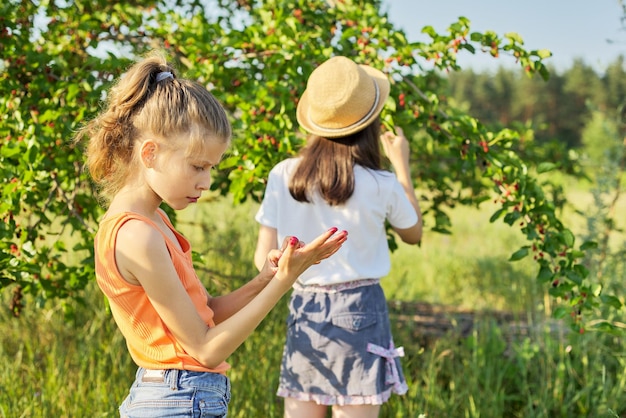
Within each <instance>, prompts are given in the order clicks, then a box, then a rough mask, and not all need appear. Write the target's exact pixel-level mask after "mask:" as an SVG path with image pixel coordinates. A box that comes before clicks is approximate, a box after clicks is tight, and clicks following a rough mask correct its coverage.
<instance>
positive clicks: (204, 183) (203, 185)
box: [197, 170, 211, 190]
mask: <svg viewBox="0 0 626 418" xmlns="http://www.w3.org/2000/svg"><path fill="white" fill-rule="evenodd" d="M197 187H198V189H200V190H209V187H211V171H210V170H207V171H206V175H204V176H202V178H201V179H200V181H199V182H198V185H197Z"/></svg>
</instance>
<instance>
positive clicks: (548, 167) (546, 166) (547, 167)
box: [537, 162, 557, 174]
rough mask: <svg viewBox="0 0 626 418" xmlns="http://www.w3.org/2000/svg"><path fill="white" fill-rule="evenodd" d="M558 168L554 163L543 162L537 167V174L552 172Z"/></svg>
mask: <svg viewBox="0 0 626 418" xmlns="http://www.w3.org/2000/svg"><path fill="white" fill-rule="evenodd" d="M556 167H557V165H556V164H554V163H547V162H543V163H540V164H539V165H538V166H537V173H539V174H541V173H547V172H548V171H552V170H554V169H555V168H556Z"/></svg>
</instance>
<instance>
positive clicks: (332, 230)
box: [328, 226, 339, 234]
mask: <svg viewBox="0 0 626 418" xmlns="http://www.w3.org/2000/svg"><path fill="white" fill-rule="evenodd" d="M337 229H339V228H337V227H336V226H333V227H332V228H330V229H329V230H328V232H332V233H333V234H334V233H335V232H337Z"/></svg>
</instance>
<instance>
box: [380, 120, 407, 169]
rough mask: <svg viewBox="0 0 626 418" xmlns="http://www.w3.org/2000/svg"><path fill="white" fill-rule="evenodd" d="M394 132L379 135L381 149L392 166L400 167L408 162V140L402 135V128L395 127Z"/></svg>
mask: <svg viewBox="0 0 626 418" xmlns="http://www.w3.org/2000/svg"><path fill="white" fill-rule="evenodd" d="M396 133H397V134H394V133H393V132H389V131H387V132H385V133H384V134H382V135H381V136H380V142H381V143H382V144H383V150H384V151H385V154H386V155H387V158H389V161H391V164H392V165H393V166H394V167H396V168H397V167H401V166H403V165H408V164H409V155H410V150H409V141H408V140H407V139H406V137H405V136H404V132H403V131H402V128H400V127H396Z"/></svg>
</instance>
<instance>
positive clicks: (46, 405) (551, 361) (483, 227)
mask: <svg viewBox="0 0 626 418" xmlns="http://www.w3.org/2000/svg"><path fill="white" fill-rule="evenodd" d="M577 202H578V203H579V204H580V205H583V206H584V204H585V203H584V202H583V201H581V200H577ZM255 208H256V206H255V205H254V204H245V205H241V206H237V207H234V208H233V207H232V205H231V203H230V202H229V201H221V200H218V201H215V202H210V203H206V202H203V203H202V204H200V205H197V206H194V207H192V208H190V209H188V210H186V211H184V212H183V213H181V214H180V216H179V227H180V229H181V230H182V231H183V233H185V234H186V235H187V236H188V237H189V238H190V240H191V241H192V244H193V246H194V248H195V250H196V251H198V252H199V253H200V254H201V255H202V256H203V257H204V264H203V266H205V267H203V268H201V269H200V270H199V272H200V275H201V277H202V278H203V281H204V282H205V283H206V284H207V287H208V288H209V289H210V291H211V292H213V293H215V294H218V293H221V292H224V291H227V290H228V289H231V288H233V287H235V286H238V285H240V284H241V283H243V282H244V281H245V280H247V279H249V278H251V277H252V276H253V275H254V274H255V269H254V266H253V262H252V255H253V250H254V245H255V242H256V233H257V225H256V224H255V222H254V220H253V215H254V212H255ZM622 213H623V212H622ZM490 215H491V211H490V209H489V208H488V207H487V208H486V209H485V208H484V209H481V210H476V209H468V208H457V209H455V210H454V211H453V212H452V213H451V218H452V220H453V231H454V234H453V235H450V236H445V235H437V234H428V233H427V234H426V236H425V238H424V242H423V244H422V246H421V247H416V246H406V245H401V246H400V249H399V250H398V251H397V252H395V253H394V254H393V255H392V258H393V259H392V263H393V269H392V272H391V274H390V276H389V277H387V278H385V279H384V280H383V287H384V288H385V291H386V293H387V296H388V298H389V299H390V300H391V299H397V300H405V301H422V302H430V303H436V304H444V305H448V306H451V307H454V308H458V309H465V310H473V311H486V312H489V311H492V310H500V311H510V312H514V313H516V315H518V316H519V318H520V320H524V321H528V322H527V327H525V328H524V332H512V331H511V329H508V328H507V327H506V326H503V325H501V324H498V323H497V322H496V321H495V319H494V318H493V317H491V316H489V315H485V316H481V317H480V318H481V319H479V320H478V321H477V323H476V324H475V325H476V326H475V327H474V329H473V331H472V332H471V333H470V334H469V336H467V337H465V338H460V337H458V336H456V335H454V334H450V335H445V336H443V337H441V338H439V339H436V340H433V341H432V342H431V343H429V344H428V345H420V344H419V343H418V342H417V341H416V338H415V335H414V334H413V333H414V329H413V328H412V327H411V326H409V325H410V324H395V326H394V333H395V340H396V344H397V345H402V346H404V348H405V352H406V355H405V357H404V358H403V360H402V363H403V368H404V371H405V374H406V377H407V380H408V382H409V387H410V389H409V393H408V394H407V395H406V396H402V397H399V396H393V397H392V399H391V401H390V402H389V403H387V404H385V405H384V406H383V408H382V413H381V416H382V417H419V416H420V415H421V414H424V416H427V417H429V418H433V417H459V418H467V417H471V418H473V417H483V418H490V417H494V418H496V417H498V418H500V417H546V418H547V417H568V418H569V417H619V416H624V417H626V373H625V371H626V350H625V348H624V346H623V342H622V339H621V338H619V337H615V336H611V335H609V334H592V333H587V334H583V335H578V334H576V335H574V334H571V333H568V332H567V331H564V330H563V329H566V327H560V328H559V327H554V326H553V327H552V328H551V327H550V325H551V324H552V323H550V322H547V321H545V320H544V317H543V314H544V312H545V311H546V310H549V298H546V297H545V292H546V290H547V289H544V288H542V287H541V286H539V285H537V284H536V283H535V280H534V275H535V274H536V271H535V266H534V265H533V263H532V260H521V261H519V262H516V263H509V262H508V261H507V259H508V257H509V256H510V254H511V253H512V252H513V251H515V250H516V249H517V248H519V246H520V245H522V244H523V237H521V235H520V234H519V232H518V231H515V230H514V229H512V228H509V227H508V226H506V225H501V224H499V223H496V224H490V223H489V222H488V219H489V217H490ZM579 227H580V228H581V230H582V227H583V224H580V226H577V228H579ZM577 232H579V231H577ZM622 242H624V241H623V240H622ZM84 297H85V300H86V301H87V303H86V305H84V306H79V305H76V317H75V319H74V320H73V321H72V322H67V321H66V320H65V319H64V315H63V312H62V311H61V308H60V307H56V306H46V307H45V308H43V309H36V308H35V307H34V305H27V306H26V309H25V311H24V312H23V314H22V316H21V317H19V318H13V317H12V316H11V315H10V313H9V312H8V310H7V309H3V310H1V311H0V321H1V322H0V335H1V337H0V338H1V339H0V341H1V344H0V364H2V365H3V367H2V368H0V417H11V418H13V417H46V418H47V417H114V416H117V407H118V405H119V403H120V402H121V401H122V400H123V398H124V397H125V395H126V393H127V390H128V387H129V385H130V384H131V382H132V380H133V377H134V372H135V366H134V365H133V363H132V361H131V360H130V357H129V355H128V352H127V350H126V347H125V343H124V341H123V339H122V338H121V335H120V333H119V331H118V330H117V328H116V326H115V324H114V322H113V320H112V318H111V316H110V314H109V313H108V312H107V310H106V304H105V302H104V300H103V298H102V296H101V295H100V293H99V291H98V289H97V287H96V286H95V283H91V284H90V286H89V287H88V288H87V289H86V290H85V292H84ZM8 299H10V295H9V294H6V293H5V294H3V295H2V302H3V305H2V306H8ZM27 302H28V300H27ZM286 302H287V299H286V298H285V299H284V300H283V301H281V302H280V303H279V305H278V306H277V307H276V308H275V309H274V310H273V311H272V312H271V314H270V315H269V316H268V317H267V318H266V319H265V320H264V321H263V323H262V324H261V326H260V327H259V329H258V330H257V331H256V332H255V333H254V334H253V336H252V337H251V338H250V339H249V340H248V341H247V342H246V343H244V345H243V346H242V347H241V348H240V350H239V351H238V352H237V353H235V354H234V355H233V356H232V357H231V359H230V360H229V362H230V363H231V365H232V370H231V371H230V372H229V376H230V377H231V379H232V386H233V398H232V401H231V405H230V413H229V416H232V417H246V418H247V417H254V418H256V417H263V418H265V417H280V416H282V402H281V401H280V400H279V399H278V398H276V396H275V394H274V393H275V390H276V386H277V379H278V369H279V363H280V357H281V352H282V344H283V338H284V321H285V317H286ZM557 325H558V324H557ZM559 329H560V331H559Z"/></svg>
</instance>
